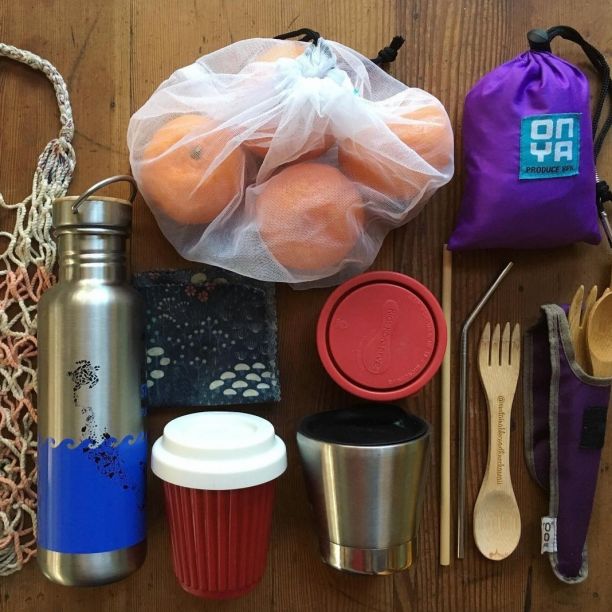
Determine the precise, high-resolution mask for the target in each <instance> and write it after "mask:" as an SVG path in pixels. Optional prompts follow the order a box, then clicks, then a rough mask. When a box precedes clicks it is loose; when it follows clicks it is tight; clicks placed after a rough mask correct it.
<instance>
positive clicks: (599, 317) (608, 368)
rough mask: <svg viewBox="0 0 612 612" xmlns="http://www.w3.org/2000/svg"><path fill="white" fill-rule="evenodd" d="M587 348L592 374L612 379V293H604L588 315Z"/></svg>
mask: <svg viewBox="0 0 612 612" xmlns="http://www.w3.org/2000/svg"><path fill="white" fill-rule="evenodd" d="M587 346H588V349H589V353H590V357H591V363H592V365H593V374H594V375H595V376H597V377H601V378H610V377H612V292H610V291H609V290H608V291H606V292H604V294H603V296H602V297H601V298H600V299H599V300H598V301H597V303H596V304H595V306H594V307H593V309H592V310H591V313H590V315H589V319H588V324H587Z"/></svg>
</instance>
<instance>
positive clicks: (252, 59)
mask: <svg viewBox="0 0 612 612" xmlns="http://www.w3.org/2000/svg"><path fill="white" fill-rule="evenodd" d="M128 145H129V149H130V161H131V164H132V169H133V172H134V176H135V178H136V180H137V181H138V185H139V188H140V190H141V192H142V194H143V195H144V198H145V200H146V201H147V203H148V205H149V206H150V208H151V210H152V211H153V213H154V215H155V217H156V219H157V221H158V223H159V225H160V228H161V229H162V231H163V233H164V234H165V236H166V238H168V240H169V241H170V242H171V243H172V245H173V246H174V247H175V248H176V249H177V251H178V252H179V253H180V254H181V255H182V256H183V257H185V258H186V259H190V260H193V261H198V262H203V263H208V264H213V265H216V266H220V267H222V268H226V269H228V270H232V271H234V272H237V273H239V274H243V275H245V276H250V277H253V278H257V279H260V280H265V281H280V282H289V283H293V284H296V285H300V286H303V287H306V286H325V285H332V284H336V283H339V282H341V281H343V280H344V279H346V278H348V277H349V276H352V275H354V274H356V273H358V272H361V271H362V270H364V269H365V268H367V267H368V266H369V265H370V264H371V263H372V261H373V260H374V258H375V256H376V254H377V253H378V250H379V249H380V246H381V243H382V240H383V238H384V237H385V235H386V234H387V232H388V231H389V230H390V229H392V228H394V227H397V226H399V225H401V224H403V223H405V222H406V221H408V220H409V219H411V218H412V217H413V216H414V215H416V214H417V212H418V211H419V210H420V208H421V207H422V206H423V204H424V203H425V202H426V200H427V199H428V198H429V197H430V196H431V194H432V193H433V192H434V191H435V190H436V189H438V188H439V187H440V186H442V185H444V184H445V183H446V182H448V181H449V179H450V178H451V176H452V173H453V136H452V130H451V126H450V122H449V119H448V116H447V114H446V111H445V110H444V107H443V106H442V104H441V103H440V102H439V101H438V100H437V99H436V98H435V97H433V96H432V95H431V94H429V93H427V92H425V91H423V90H421V89H416V88H410V87H407V86H406V85H404V84H403V83H400V82H399V81H397V80H396V79H394V78H393V77H391V76H389V75H388V74H387V73H385V72H384V71H383V70H382V69H381V68H380V67H379V66H377V65H376V64H375V63H373V62H372V61H371V60H368V59H367V58H365V57H363V56H362V55H360V54H359V53H357V52H356V51H353V50H352V49H349V48H348V47H345V46H343V45H341V44H339V43H335V42H330V41H326V40H324V39H323V38H319V37H315V38H314V40H313V42H311V43H307V42H302V41H287V40H275V39H250V40H244V41H240V42H237V43H234V44H232V45H230V46H228V47H225V48H223V49H220V50H219V51H216V52H214V53H211V54H209V55H206V56H204V57H202V58H200V59H199V60H198V61H196V62H195V63H194V64H191V65H190V66H186V67H184V68H181V69H179V70H177V71H176V72H175V73H174V74H173V75H172V76H171V77H170V78H169V79H168V80H166V81H165V82H164V83H162V84H161V85H160V86H159V88H158V89H157V90H156V91H155V92H154V93H153V95H152V96H151V97H150V98H149V100H148V101H147V102H146V103H145V104H144V106H143V107H142V108H140V109H139V110H138V111H137V112H136V113H135V114H134V116H133V117H132V118H131V120H130V125H129V130H128Z"/></svg>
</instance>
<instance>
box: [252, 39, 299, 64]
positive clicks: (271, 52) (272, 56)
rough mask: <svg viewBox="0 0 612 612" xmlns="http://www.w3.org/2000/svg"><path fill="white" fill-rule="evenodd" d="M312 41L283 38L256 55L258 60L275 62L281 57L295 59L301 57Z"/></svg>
mask: <svg viewBox="0 0 612 612" xmlns="http://www.w3.org/2000/svg"><path fill="white" fill-rule="evenodd" d="M309 44H310V43H306V42H300V41H298V40H283V41H282V42H280V41H278V42H276V44H275V45H274V46H273V47H270V48H269V49H266V51H263V52H262V53H260V54H259V55H258V56H256V57H255V60H254V61H256V62H275V61H276V60H277V59H280V58H281V57H287V58H289V59H295V58H296V57H300V55H302V53H304V51H306V48H307V47H308V45H309Z"/></svg>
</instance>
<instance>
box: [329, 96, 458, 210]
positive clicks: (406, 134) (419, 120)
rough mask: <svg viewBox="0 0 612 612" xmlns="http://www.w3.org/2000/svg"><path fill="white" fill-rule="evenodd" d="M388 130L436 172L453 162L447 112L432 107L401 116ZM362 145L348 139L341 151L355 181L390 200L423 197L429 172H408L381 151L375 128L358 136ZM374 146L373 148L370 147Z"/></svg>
mask: <svg viewBox="0 0 612 612" xmlns="http://www.w3.org/2000/svg"><path fill="white" fill-rule="evenodd" d="M387 126H388V128H389V129H390V130H391V132H393V134H395V136H397V138H399V140H401V141H402V142H403V143H404V144H405V145H406V146H408V147H410V148H411V149H412V150H414V151H415V152H416V153H417V154H418V155H419V156H420V157H422V158H423V159H424V160H425V161H426V162H427V163H428V164H429V165H431V166H432V167H433V168H434V169H435V170H438V171H442V170H444V169H445V168H446V167H447V166H448V164H449V163H451V161H452V155H453V135H452V130H451V127H450V123H449V120H448V117H447V115H446V112H445V111H444V108H443V107H442V106H441V105H436V104H431V105H428V106H423V107H421V108H418V109H416V110H411V111H407V112H404V113H402V114H401V115H399V116H398V118H397V120H396V121H395V120H393V119H391V120H387ZM358 136H359V141H357V140H352V139H346V140H344V141H343V142H342V143H340V146H339V148H338V162H339V163H340V167H341V168H342V170H343V171H344V172H345V173H346V174H347V175H348V176H349V177H350V178H352V179H353V180H355V181H357V182H359V183H361V184H362V185H364V186H366V187H371V188H372V189H375V190H376V191H379V192H380V193H382V194H383V195H386V196H388V197H390V198H398V199H402V200H409V199H411V198H413V197H415V196H416V195H417V194H418V193H420V192H421V191H422V190H423V189H424V188H425V187H426V185H427V183H428V181H429V180H430V179H431V173H430V172H427V171H426V170H424V171H422V172H419V171H417V170H414V169H408V168H406V167H405V165H403V164H401V163H400V162H398V161H396V160H394V159H392V158H390V157H388V156H386V155H384V154H383V153H382V152H379V151H378V147H377V146H376V145H375V144H373V143H376V142H380V140H381V137H380V133H379V132H378V131H377V130H376V129H375V128H374V127H367V128H365V129H364V130H362V131H361V132H358ZM369 143H372V144H369Z"/></svg>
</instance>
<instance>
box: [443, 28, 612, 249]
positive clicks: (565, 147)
mask: <svg viewBox="0 0 612 612" xmlns="http://www.w3.org/2000/svg"><path fill="white" fill-rule="evenodd" d="M555 36H562V37H563V38H567V39H569V40H572V41H574V42H576V43H577V44H579V45H580V46H581V47H582V48H583V50H584V51H585V53H586V54H587V56H588V57H589V59H590V60H591V62H592V63H593V65H594V66H595V68H596V70H597V71H598V73H599V75H600V76H601V81H602V89H601V93H600V96H599V100H598V101H597V103H596V106H595V110H594V113H593V119H594V120H593V121H591V113H590V109H589V83H588V80H587V78H586V77H585V75H584V74H583V73H582V72H581V71H580V70H579V69H578V68H577V67H576V66H574V65H572V64H570V63H569V62H567V61H565V60H563V59H561V58H560V57H558V56H556V55H554V54H553V53H552V52H551V48H550V40H552V38H554V37H555ZM528 40H529V43H530V47H531V48H530V50H529V51H526V52H524V53H521V54H520V55H518V56H517V57H515V58H514V59H513V60H510V61H509V62H506V63H505V64H503V65H501V66H498V67H497V68H496V69H494V70H493V71H491V72H489V73H488V74H486V75H485V76H484V77H483V78H482V79H481V80H480V81H479V82H478V83H476V85H474V87H473V88H472V89H471V90H470V92H469V93H468V95H467V97H466V99H465V110H464V116H463V159H464V168H465V186H464V191H463V198H462V201H461V207H460V210H459V216H458V219H457V224H456V227H455V230H454V231H453V234H452V236H451V237H450V240H449V248H450V249H451V250H463V249H481V248H520V249H533V248H552V247H558V246H563V245H567V244H572V243H574V242H580V241H583V242H588V243H590V244H597V243H598V242H599V241H600V231H599V227H598V212H599V214H600V216H601V217H602V222H605V224H604V229H606V234H607V235H608V238H609V240H610V239H611V236H612V234H608V230H609V228H608V226H607V219H606V218H605V210H604V208H603V203H604V201H606V200H610V199H612V196H610V191H609V189H608V187H607V185H606V184H605V183H604V182H603V181H601V182H600V184H596V174H595V160H596V158H597V153H598V152H599V149H600V148H601V145H602V144H603V139H604V137H605V135H606V133H607V131H608V129H609V122H610V120H609V118H608V120H607V121H605V122H604V124H603V126H602V129H601V132H600V134H599V135H595V134H596V132H597V128H598V124H599V119H600V116H601V112H602V108H603V104H604V102H605V100H606V98H607V96H608V95H612V91H610V90H609V84H610V74H609V68H608V65H607V63H606V61H605V58H604V57H603V56H602V55H601V53H599V52H598V51H597V50H596V49H595V48H594V47H592V46H591V45H589V43H587V42H586V41H585V40H584V39H583V38H582V37H581V36H580V34H578V32H576V31H575V30H573V29H571V28H568V27H566V26H557V27H556V28H551V29H549V30H547V31H544V30H532V31H531V32H529V34H528ZM611 244H612V242H611Z"/></svg>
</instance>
